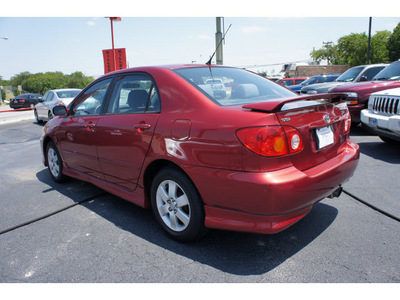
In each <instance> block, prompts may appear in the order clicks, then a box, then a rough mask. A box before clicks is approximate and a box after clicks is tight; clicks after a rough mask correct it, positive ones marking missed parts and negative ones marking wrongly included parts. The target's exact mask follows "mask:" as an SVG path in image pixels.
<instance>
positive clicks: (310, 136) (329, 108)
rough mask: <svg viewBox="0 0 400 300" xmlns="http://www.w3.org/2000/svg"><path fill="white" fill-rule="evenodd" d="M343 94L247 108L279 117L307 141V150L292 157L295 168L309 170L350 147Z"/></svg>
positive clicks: (247, 106) (316, 96) (253, 105)
mask: <svg viewBox="0 0 400 300" xmlns="http://www.w3.org/2000/svg"><path fill="white" fill-rule="evenodd" d="M345 98H346V96H345V95H343V94H320V95H312V96H306V97H295V98H288V99H283V100H281V101H278V100H277V101H272V102H263V103H254V104H246V105H244V106H243V108H244V109H249V110H253V111H258V112H266V113H275V114H276V116H277V118H278V120H279V122H280V124H281V125H282V126H284V127H287V126H288V127H291V128H295V129H296V130H297V131H298V132H299V133H300V136H301V138H302V141H303V149H302V150H301V151H299V152H295V153H291V154H289V156H290V159H291V161H292V163H293V165H294V166H295V167H296V168H297V169H299V170H302V171H304V170H307V169H309V168H311V167H314V166H316V165H319V164H321V163H323V162H324V161H326V160H328V159H331V158H332V157H334V156H336V155H337V154H339V153H340V152H342V151H343V150H342V146H343V145H345V144H346V141H347V139H348V133H347V134H344V133H343V130H344V126H345V122H346V119H347V118H348V114H349V113H348V109H347V105H346V104H345V102H342V101H343V100H344V99H345Z"/></svg>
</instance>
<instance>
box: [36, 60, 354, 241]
mask: <svg viewBox="0 0 400 300" xmlns="http://www.w3.org/2000/svg"><path fill="white" fill-rule="evenodd" d="M215 80H218V81H221V82H222V83H223V85H224V87H223V89H224V91H225V92H224V93H221V92H220V90H221V87H219V86H218V87H216V86H214V85H213V84H212V83H213V82H215ZM344 98H345V96H344V95H342V94H320V95H307V96H302V97H300V96H298V95H296V94H295V93H294V92H292V91H289V90H288V89H286V88H284V87H282V86H280V85H278V84H276V83H273V82H271V81H270V80H268V79H265V78H264V77H261V76H258V75H256V74H254V73H251V72H248V71H245V70H242V69H236V68H230V67H222V66H210V65H179V66H164V67H140V68H132V69H125V70H120V71H117V72H113V73H109V74H107V75H104V76H103V77H101V78H99V79H97V80H95V81H94V82H93V83H91V84H90V85H89V86H88V87H86V88H85V89H84V90H83V91H82V92H81V93H80V94H79V95H78V96H77V97H76V98H75V99H74V101H73V102H72V103H71V104H69V105H68V107H67V108H66V107H64V106H56V107H55V108H54V109H53V113H54V115H55V116H56V117H55V118H53V119H52V120H50V121H49V122H48V123H47V124H46V125H45V127H44V131H43V135H42V138H41V145H42V150H43V154H44V155H43V158H44V159H43V161H44V164H45V166H48V168H49V171H50V174H51V176H52V178H53V179H54V180H56V181H58V182H60V181H63V180H64V179H65V177H66V176H70V177H73V178H77V179H80V180H84V181H88V182H91V183H93V184H95V185H97V186H98V187H100V188H102V189H104V190H106V191H108V192H110V193H112V194H115V195H117V196H119V197H121V198H123V199H126V200H128V201H131V202H133V203H135V204H137V205H140V206H142V207H152V209H153V212H154V215H155V217H156V219H157V221H158V222H159V223H160V225H161V226H162V227H163V229H164V230H165V231H166V232H167V233H168V234H169V235H170V236H172V237H173V238H175V239H177V240H180V241H190V240H193V239H197V238H199V237H201V236H202V235H203V234H204V233H205V232H206V229H207V228H217V229H225V230H236V231H246V232H254V233H266V234H271V233H276V232H279V231H282V230H284V229H285V228H287V227H289V226H291V225H292V224H294V223H295V222H297V221H298V220H300V219H301V218H302V217H304V216H305V215H306V214H307V213H308V212H309V211H310V210H311V208H312V206H313V205H314V204H315V203H317V202H318V201H320V200H322V199H324V198H325V197H334V196H339V194H340V191H341V185H342V184H343V183H344V182H346V181H347V180H348V179H349V178H350V177H351V176H352V175H353V173H354V171H355V169H356V166H357V163H358V159H359V147H358V145H357V144H355V143H353V142H352V141H351V140H350V139H349V132H350V125H351V119H350V115H349V112H348V109H347V106H346V103H345V102H343V101H344Z"/></svg>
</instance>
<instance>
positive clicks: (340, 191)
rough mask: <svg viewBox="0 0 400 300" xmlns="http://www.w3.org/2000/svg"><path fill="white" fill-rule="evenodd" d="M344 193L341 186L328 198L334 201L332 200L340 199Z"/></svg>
mask: <svg viewBox="0 0 400 300" xmlns="http://www.w3.org/2000/svg"><path fill="white" fill-rule="evenodd" d="M342 192H343V187H342V186H341V185H340V186H339V187H338V188H337V189H336V190H335V191H333V192H332V194H330V195H329V196H328V198H330V199H332V198H339V196H340V195H341V194H342Z"/></svg>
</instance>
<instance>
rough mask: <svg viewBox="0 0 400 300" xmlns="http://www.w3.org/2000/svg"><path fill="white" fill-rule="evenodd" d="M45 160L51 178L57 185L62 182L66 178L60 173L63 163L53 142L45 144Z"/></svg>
mask: <svg viewBox="0 0 400 300" xmlns="http://www.w3.org/2000/svg"><path fill="white" fill-rule="evenodd" d="M46 159H47V166H48V169H49V172H50V176H51V178H53V180H54V181H55V182H58V183H61V182H64V181H65V179H66V176H65V175H64V174H63V173H62V171H63V162H62V159H61V156H60V153H59V152H58V149H57V147H56V145H55V144H54V143H53V142H49V143H48V144H47V147H46Z"/></svg>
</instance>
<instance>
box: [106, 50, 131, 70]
mask: <svg viewBox="0 0 400 300" xmlns="http://www.w3.org/2000/svg"><path fill="white" fill-rule="evenodd" d="M114 54H115V60H114ZM103 59H104V74H107V73H110V72H113V71H116V70H121V69H126V50H125V48H118V49H114V53H113V49H107V50H103Z"/></svg>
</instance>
